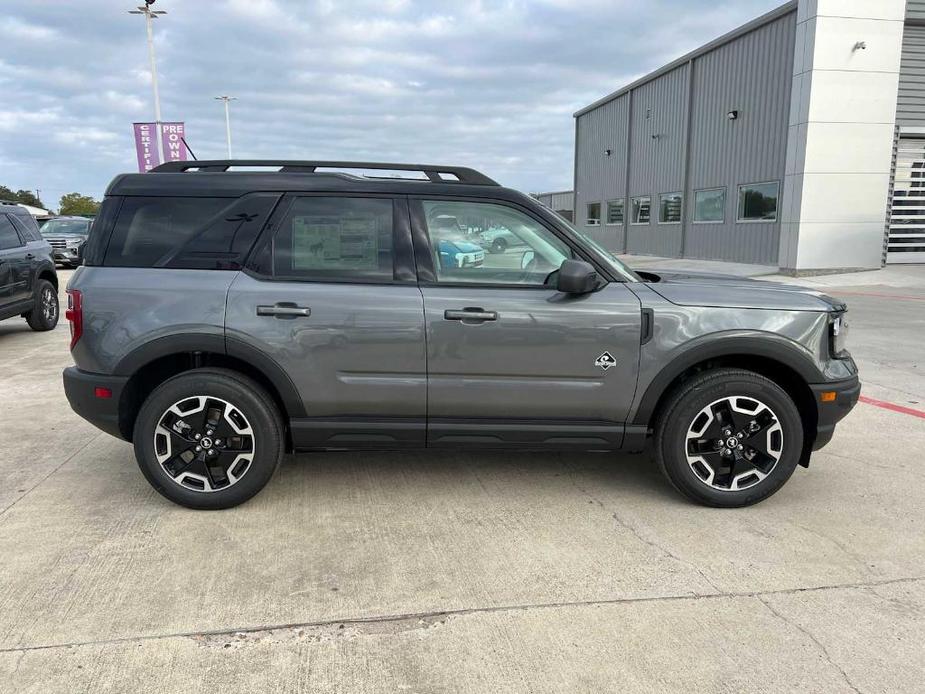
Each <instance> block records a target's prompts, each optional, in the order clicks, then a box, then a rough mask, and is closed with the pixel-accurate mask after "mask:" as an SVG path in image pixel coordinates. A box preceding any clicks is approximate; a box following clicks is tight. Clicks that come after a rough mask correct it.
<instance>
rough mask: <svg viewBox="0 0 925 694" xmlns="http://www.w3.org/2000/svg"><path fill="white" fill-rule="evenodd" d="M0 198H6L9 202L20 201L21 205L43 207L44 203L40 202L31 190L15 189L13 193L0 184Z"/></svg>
mask: <svg viewBox="0 0 925 694" xmlns="http://www.w3.org/2000/svg"><path fill="white" fill-rule="evenodd" d="M0 200H8V201H9V202H21V203H22V204H23V205H32V207H41V208H43V209H44V207H45V205H44V204H42V201H41V200H39V198H38V197H37V196H36V195H35V194H33V192H32V191H31V190H17V191H16V192H15V193H14V192H13V191H12V190H11V189H10V188H7V187H6V186H0Z"/></svg>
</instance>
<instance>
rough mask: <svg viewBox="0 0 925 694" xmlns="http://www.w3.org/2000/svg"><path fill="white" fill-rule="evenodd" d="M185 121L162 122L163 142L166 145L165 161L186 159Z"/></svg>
mask: <svg viewBox="0 0 925 694" xmlns="http://www.w3.org/2000/svg"><path fill="white" fill-rule="evenodd" d="M185 133H186V126H185V124H184V123H161V142H162V143H163V146H164V161H165V162H168V161H186V160H187V158H188V157H187V155H186V143H185V142H184V137H185Z"/></svg>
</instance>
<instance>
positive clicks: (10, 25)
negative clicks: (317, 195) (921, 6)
mask: <svg viewBox="0 0 925 694" xmlns="http://www.w3.org/2000/svg"><path fill="white" fill-rule="evenodd" d="M135 4H139V3H138V2H137V0H136V2H131V1H125V2H123V1H121V0H80V2H75V1H74V0H3V8H2V9H3V12H2V16H0V37H2V41H0V185H6V186H7V187H10V188H13V189H14V190H15V189H21V188H25V189H29V190H36V189H38V190H40V191H41V197H42V199H43V201H44V202H45V203H46V205H49V206H51V207H52V208H54V207H56V206H57V201H58V199H59V198H60V196H61V195H63V194H64V193H67V192H71V191H76V192H80V193H83V194H86V195H92V196H93V197H95V198H99V197H101V196H102V194H103V192H104V191H105V188H106V185H107V184H108V182H109V181H110V180H111V179H112V178H113V176H115V175H116V174H118V173H124V172H131V171H137V164H136V161H135V150H134V144H133V140H132V123H133V122H135V121H152V120H153V119H154V118H153V110H154V107H153V97H152V91H151V81H150V72H149V68H148V55H147V45H146V42H145V27H144V20H143V18H142V17H140V16H138V15H130V14H128V10H130V9H133V5H135ZM779 4H781V3H780V2H779V1H778V0H583V1H580V2H579V1H574V2H573V1H570V0H506V1H498V2H489V1H487V0H486V1H484V2H482V1H479V0H472V1H463V0H460V1H457V2H443V1H440V0H434V1H428V2H423V1H420V0H417V1H416V0H349V1H347V0H341V1H340V2H337V1H335V0H315V1H309V0H157V1H156V3H155V5H154V9H156V10H166V11H167V15H166V16H164V17H162V18H161V19H158V20H156V21H155V22H154V32H155V46H156V52H157V66H158V75H159V82H160V91H161V103H162V111H163V118H164V120H181V121H185V122H186V133H187V135H186V137H187V141H188V143H189V145H190V148H191V149H192V150H193V152H195V154H196V156H198V157H199V158H200V159H205V158H223V157H225V123H224V111H223V110H222V105H221V102H219V101H216V100H214V98H213V97H214V96H217V95H220V94H229V95H233V96H236V97H237V99H238V100H237V101H234V102H232V107H231V109H232V116H231V119H232V138H233V148H234V156H235V157H236V158H282V159H333V160H361V161H401V162H413V163H429V164H430V163H432V164H457V165H467V166H472V167H474V168H477V169H479V170H481V171H484V172H485V173H486V174H488V175H489V176H491V177H492V178H495V179H496V180H498V181H500V182H501V183H502V184H504V185H507V186H510V187H513V188H518V189H520V190H524V191H532V192H538V191H549V190H566V189H569V188H571V181H572V162H573V147H574V119H573V117H572V114H573V113H574V112H575V111H576V110H578V109H580V108H581V107H583V106H586V105H587V104H589V103H591V102H593V101H595V100H597V99H598V98H600V97H602V96H604V95H606V94H608V93H610V92H612V91H614V90H616V89H618V88H620V87H622V86H623V85H625V84H627V83H629V82H631V81H633V80H634V79H636V78H637V77H640V76H642V75H644V74H646V73H647V72H649V71H651V70H653V69H656V68H658V67H661V66H662V65H664V64H665V63H667V62H669V61H670V60H672V59H674V58H676V57H678V56H681V55H683V54H684V53H686V52H688V51H690V50H692V49H694V48H696V47H697V46H699V45H701V44H703V43H705V42H707V41H709V40H710V39H712V38H715V37H716V36H719V35H721V34H723V33H725V32H726V31H729V30H731V29H733V28H735V27H737V26H739V25H740V24H743V23H745V22H747V21H749V20H751V19H753V18H754V17H757V16H759V15H760V14H763V13H764V12H767V11H769V10H771V9H773V8H774V7H776V6H777V5H779Z"/></svg>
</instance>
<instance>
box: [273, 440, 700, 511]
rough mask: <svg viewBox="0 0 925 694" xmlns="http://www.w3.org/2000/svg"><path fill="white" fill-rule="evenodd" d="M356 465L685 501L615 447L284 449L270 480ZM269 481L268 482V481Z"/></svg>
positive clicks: (641, 459)
mask: <svg viewBox="0 0 925 694" xmlns="http://www.w3.org/2000/svg"><path fill="white" fill-rule="evenodd" d="M359 470H362V471H363V474H364V476H367V477H378V478H380V480H381V481H383V482H384V481H386V480H389V479H391V478H393V477H394V476H395V475H396V474H398V475H403V476H405V477H407V478H408V479H407V480H406V481H407V482H409V483H410V482H412V481H413V480H417V481H418V482H420V484H421V485H422V486H424V487H430V486H432V485H435V484H437V483H438V484H439V486H441V487H443V488H447V487H452V486H454V485H457V484H458V485H460V486H462V485H465V484H466V483H468V482H469V481H470V480H471V479H472V478H473V477H477V478H478V479H479V480H480V483H482V482H485V481H486V480H487V481H488V483H491V482H496V483H498V484H499V485H501V486H502V487H503V486H505V485H507V484H510V483H511V482H512V481H516V483H517V485H518V487H519V488H521V489H522V488H523V487H524V485H529V486H532V487H534V488H535V489H540V488H543V487H548V486H550V484H549V483H550V479H557V478H563V479H567V480H568V481H569V482H570V483H571V484H572V485H573V486H575V487H576V488H577V490H578V491H580V492H581V493H583V494H585V495H587V496H589V497H590V498H592V499H593V498H595V497H596V495H597V494H601V495H603V496H605V497H613V495H615V494H616V495H618V496H620V497H626V496H636V497H646V498H648V499H651V500H655V499H660V500H670V501H674V502H679V503H681V504H686V503H687V502H686V501H685V500H683V499H682V498H681V497H680V495H678V494H677V493H676V492H675V491H674V490H673V489H672V488H671V486H670V485H669V484H668V482H667V481H666V480H665V479H664V477H663V476H662V474H661V473H660V472H659V470H658V466H657V464H656V462H655V460H654V458H653V457H652V455H651V453H649V452H648V451H647V452H645V453H641V454H636V455H630V454H625V453H623V454H621V453H615V452H600V453H598V452H582V451H578V452H513V451H480V452H472V451H465V452H459V451H445V450H421V451H403V452H385V451H366V452H357V451H343V452H314V453H299V454H294V455H287V456H286V457H285V458H284V459H283V463H282V465H281V466H280V471H279V472H278V473H277V476H276V478H275V479H276V480H277V481H280V480H285V484H297V485H298V484H300V483H302V482H303V480H304V482H306V483H308V484H311V485H313V486H316V487H317V485H318V484H327V483H332V484H339V483H343V482H345V481H347V480H349V479H351V478H352V477H353V476H354V475H356V474H357V472H358V471H359ZM271 485H273V482H271Z"/></svg>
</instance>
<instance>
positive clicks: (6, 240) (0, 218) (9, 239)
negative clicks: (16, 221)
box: [0, 214, 23, 251]
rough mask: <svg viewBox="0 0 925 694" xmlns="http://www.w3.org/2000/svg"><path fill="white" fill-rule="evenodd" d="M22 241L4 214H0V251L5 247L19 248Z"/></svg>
mask: <svg viewBox="0 0 925 694" xmlns="http://www.w3.org/2000/svg"><path fill="white" fill-rule="evenodd" d="M22 245H23V242H22V241H21V240H20V239H19V234H17V233H16V229H15V228H14V227H13V223H12V222H11V221H10V219H9V217H8V216H7V215H5V214H0V251H2V250H4V249H6V248H19V247H20V246H22Z"/></svg>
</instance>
